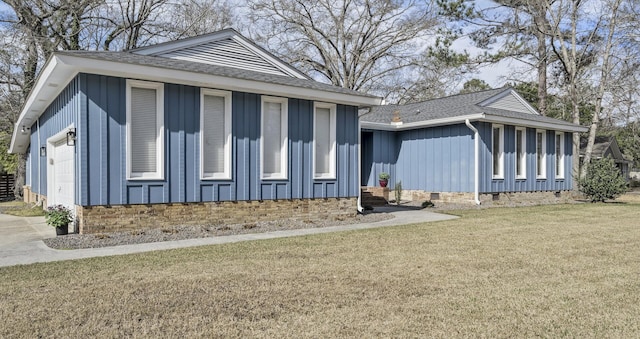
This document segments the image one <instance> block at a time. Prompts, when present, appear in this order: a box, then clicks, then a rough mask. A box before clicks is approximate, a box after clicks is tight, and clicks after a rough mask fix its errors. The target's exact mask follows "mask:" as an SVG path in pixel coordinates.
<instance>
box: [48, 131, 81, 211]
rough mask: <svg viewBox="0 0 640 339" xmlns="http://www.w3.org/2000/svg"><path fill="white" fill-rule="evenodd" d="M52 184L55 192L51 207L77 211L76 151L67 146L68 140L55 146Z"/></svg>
mask: <svg viewBox="0 0 640 339" xmlns="http://www.w3.org/2000/svg"><path fill="white" fill-rule="evenodd" d="M53 150H54V151H53V157H51V159H52V160H53V165H52V166H51V167H52V172H53V173H52V179H53V180H52V182H51V185H50V186H49V187H51V189H52V190H53V192H51V193H53V194H52V198H53V199H52V200H53V201H51V199H49V205H58V204H60V205H64V206H67V207H69V208H70V209H71V210H72V211H74V210H75V208H74V205H75V182H74V158H75V157H74V151H75V147H73V146H67V143H66V140H62V141H60V142H57V143H55V144H54V147H53Z"/></svg>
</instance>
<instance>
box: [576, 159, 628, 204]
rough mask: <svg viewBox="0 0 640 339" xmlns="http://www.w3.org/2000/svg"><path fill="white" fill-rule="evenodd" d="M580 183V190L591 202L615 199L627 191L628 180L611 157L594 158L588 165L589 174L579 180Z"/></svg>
mask: <svg viewBox="0 0 640 339" xmlns="http://www.w3.org/2000/svg"><path fill="white" fill-rule="evenodd" d="M578 184H579V185H580V192H582V193H584V194H585V195H586V196H587V197H588V198H589V199H590V200H591V202H599V201H600V202H604V201H605V200H607V199H615V198H617V197H618V196H620V195H621V194H622V193H624V192H626V191H627V182H626V181H625V180H624V178H623V177H622V175H621V174H620V171H619V170H618V168H617V167H616V165H615V163H614V162H613V159H610V158H603V159H595V160H592V161H591V163H590V164H589V165H588V167H587V175H586V176H585V177H584V178H582V179H580V180H578Z"/></svg>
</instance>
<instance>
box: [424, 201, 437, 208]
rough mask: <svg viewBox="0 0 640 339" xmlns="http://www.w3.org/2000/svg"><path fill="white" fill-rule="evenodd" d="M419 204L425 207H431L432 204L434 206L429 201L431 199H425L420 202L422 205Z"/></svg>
mask: <svg viewBox="0 0 640 339" xmlns="http://www.w3.org/2000/svg"><path fill="white" fill-rule="evenodd" d="M421 206H422V208H427V207H433V206H435V205H434V204H433V202H431V200H426V201H424V202H423V203H422V205H421Z"/></svg>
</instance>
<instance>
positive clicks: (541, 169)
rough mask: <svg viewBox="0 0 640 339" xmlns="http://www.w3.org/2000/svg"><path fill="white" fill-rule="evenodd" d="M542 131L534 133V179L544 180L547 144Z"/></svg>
mask: <svg viewBox="0 0 640 339" xmlns="http://www.w3.org/2000/svg"><path fill="white" fill-rule="evenodd" d="M545 134H546V133H545V132H544V131H536V177H537V178H539V179H544V178H545V177H546V176H547V155H546V148H547V142H546V140H545Z"/></svg>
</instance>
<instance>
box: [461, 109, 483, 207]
mask: <svg viewBox="0 0 640 339" xmlns="http://www.w3.org/2000/svg"><path fill="white" fill-rule="evenodd" d="M464 124H465V125H467V127H469V129H470V130H471V131H473V133H474V135H473V139H474V147H473V148H474V152H473V176H474V180H473V181H474V183H473V198H474V200H475V202H476V205H480V156H479V149H480V133H478V129H477V128H475V127H473V125H472V124H471V122H470V121H469V119H466V120H465V121H464Z"/></svg>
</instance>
